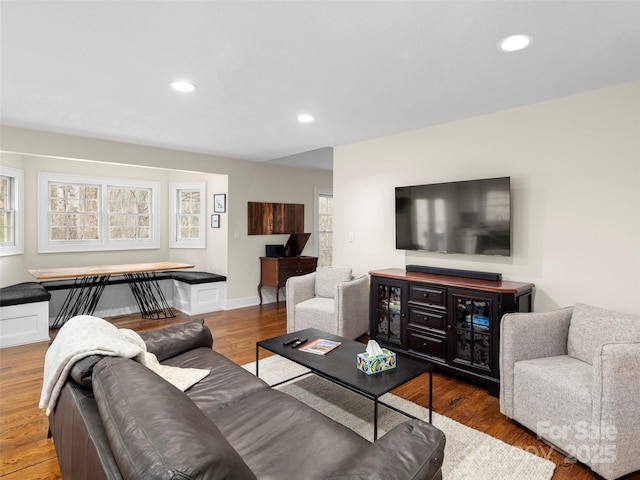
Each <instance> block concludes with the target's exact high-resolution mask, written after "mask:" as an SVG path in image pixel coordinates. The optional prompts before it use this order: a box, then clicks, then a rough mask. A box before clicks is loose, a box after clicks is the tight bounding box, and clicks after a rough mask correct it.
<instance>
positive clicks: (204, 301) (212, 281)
mask: <svg viewBox="0 0 640 480" xmlns="http://www.w3.org/2000/svg"><path fill="white" fill-rule="evenodd" d="M164 273H170V274H171V277H172V278H173V287H174V290H173V306H174V307H175V308H177V309H178V310H180V311H182V312H184V313H186V314H187V315H200V314H202V313H207V312H216V311H218V310H222V309H223V307H224V288H225V285H226V281H227V277H225V276H224V275H218V274H216V273H208V272H192V271H190V270H176V271H170V272H164Z"/></svg>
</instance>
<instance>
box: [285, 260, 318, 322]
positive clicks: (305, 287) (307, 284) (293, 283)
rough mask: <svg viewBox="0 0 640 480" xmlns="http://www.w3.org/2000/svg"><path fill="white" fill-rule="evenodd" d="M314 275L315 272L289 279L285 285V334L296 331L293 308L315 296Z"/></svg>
mask: <svg viewBox="0 0 640 480" xmlns="http://www.w3.org/2000/svg"><path fill="white" fill-rule="evenodd" d="M315 286H316V274H315V272H311V273H307V274H306V275H299V276H297V277H289V278H288V279H287V283H286V285H285V294H286V297H287V332H295V331H296V317H295V307H296V305H297V304H298V303H301V302H304V301H305V300H309V299H311V298H313V297H314V296H315Z"/></svg>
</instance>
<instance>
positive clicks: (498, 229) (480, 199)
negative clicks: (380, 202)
mask: <svg viewBox="0 0 640 480" xmlns="http://www.w3.org/2000/svg"><path fill="white" fill-rule="evenodd" d="M396 248H397V249H399V250H424V251H428V252H441V253H468V254H480V255H504V256H509V255H511V178H510V177H501V178H487V179H481V180H468V181H462V182H450V183H435V184H430V185H415V186H410V187H396Z"/></svg>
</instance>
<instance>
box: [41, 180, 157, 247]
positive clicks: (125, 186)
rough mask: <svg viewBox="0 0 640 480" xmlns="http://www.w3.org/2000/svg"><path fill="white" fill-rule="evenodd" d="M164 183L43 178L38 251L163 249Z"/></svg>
mask: <svg viewBox="0 0 640 480" xmlns="http://www.w3.org/2000/svg"><path fill="white" fill-rule="evenodd" d="M159 191H160V188H159V184H158V183H157V182H149V181H144V180H126V179H111V178H100V177H78V176H73V175H57V174H50V173H40V174H38V194H39V204H38V251H39V252H73V251H87V250H124V249H141V248H159V246H160V242H159V234H158V222H159V213H158V208H159V206H158V204H159V201H158V197H159Z"/></svg>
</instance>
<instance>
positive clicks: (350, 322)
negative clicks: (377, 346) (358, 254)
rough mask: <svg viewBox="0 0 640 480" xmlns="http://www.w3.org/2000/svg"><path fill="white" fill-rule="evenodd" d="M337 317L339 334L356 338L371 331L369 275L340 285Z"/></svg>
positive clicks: (337, 299)
mask: <svg viewBox="0 0 640 480" xmlns="http://www.w3.org/2000/svg"><path fill="white" fill-rule="evenodd" d="M336 317H337V318H336V321H337V325H338V335H341V336H343V337H346V338H350V339H356V338H358V337H359V336H361V335H363V334H365V333H367V332H368V331H369V276H368V275H361V276H359V277H356V278H353V279H352V280H349V281H347V282H342V283H340V284H339V285H338V291H337V295H336Z"/></svg>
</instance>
